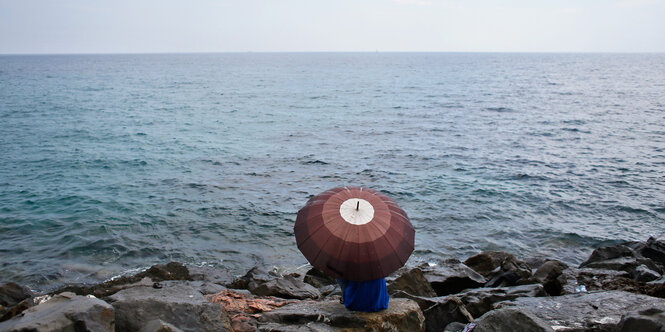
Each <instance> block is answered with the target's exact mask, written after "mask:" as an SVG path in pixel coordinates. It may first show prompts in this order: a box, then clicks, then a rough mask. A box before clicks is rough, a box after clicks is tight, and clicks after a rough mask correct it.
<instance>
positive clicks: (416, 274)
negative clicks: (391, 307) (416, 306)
mask: <svg viewBox="0 0 665 332" xmlns="http://www.w3.org/2000/svg"><path fill="white" fill-rule="evenodd" d="M397 291H403V292H406V293H409V294H411V295H417V296H425V297H434V296H436V292H435V291H434V289H433V288H432V285H431V284H430V283H429V281H428V280H427V278H425V275H424V274H423V271H422V270H421V269H420V268H417V267H416V268H413V269H410V270H408V271H405V272H404V273H402V274H401V275H400V276H398V277H397V278H395V279H393V280H391V281H390V282H389V283H388V294H394V293H396V292H397Z"/></svg>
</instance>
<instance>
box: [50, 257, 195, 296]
mask: <svg viewBox="0 0 665 332" xmlns="http://www.w3.org/2000/svg"><path fill="white" fill-rule="evenodd" d="M165 280H192V279H191V276H190V274H189V270H188V269H187V267H186V266H184V265H182V264H181V263H178V262H170V263H168V264H157V265H153V266H152V267H150V268H149V269H147V270H145V271H143V272H140V273H137V274H135V275H131V276H121V277H118V278H114V279H111V280H108V281H105V282H103V283H100V284H96V285H92V286H89V285H69V286H66V287H63V288H61V289H59V290H57V291H55V292H53V293H51V294H57V293H61V292H73V293H75V294H78V295H89V294H90V295H94V296H95V297H98V298H103V297H107V296H109V295H112V294H114V293H116V292H118V291H120V290H123V289H127V288H132V287H142V286H147V285H150V286H152V285H153V284H154V283H155V282H161V281H165Z"/></svg>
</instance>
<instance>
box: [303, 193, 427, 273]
mask: <svg viewBox="0 0 665 332" xmlns="http://www.w3.org/2000/svg"><path fill="white" fill-rule="evenodd" d="M293 231H294V233H295V235H296V242H297V244H298V249H300V251H301V252H302V253H303V255H305V258H307V260H308V261H309V262H310V264H312V265H313V266H314V267H316V268H318V269H320V270H322V271H324V272H326V273H328V274H330V275H332V276H334V277H335V278H341V279H346V280H353V281H367V280H374V279H379V278H383V277H385V276H387V275H389V274H390V273H392V272H393V271H395V270H397V269H399V268H400V267H402V266H403V265H404V264H405V263H406V260H407V259H408V258H409V256H410V255H411V252H413V243H414V237H415V230H414V229H413V226H412V225H411V222H409V218H408V216H407V215H406V213H405V212H404V210H402V209H400V208H399V206H397V204H396V203H395V202H393V201H392V200H391V199H390V198H388V196H386V195H384V194H381V193H379V192H377V191H375V190H372V189H368V188H362V187H338V188H333V189H330V190H328V191H326V192H323V193H321V194H319V195H317V196H314V197H312V198H310V199H309V201H307V204H305V206H304V207H303V208H302V209H300V211H298V217H297V218H296V223H295V226H294V227H293Z"/></svg>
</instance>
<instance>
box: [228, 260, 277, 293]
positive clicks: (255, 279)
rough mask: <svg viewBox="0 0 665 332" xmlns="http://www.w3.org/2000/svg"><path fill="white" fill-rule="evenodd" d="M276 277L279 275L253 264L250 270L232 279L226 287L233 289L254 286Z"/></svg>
mask: <svg viewBox="0 0 665 332" xmlns="http://www.w3.org/2000/svg"><path fill="white" fill-rule="evenodd" d="M277 277H279V275H277V274H276V273H274V272H272V271H268V270H266V269H264V268H262V267H259V266H255V267H253V268H252V269H251V270H249V271H247V273H246V274H245V275H244V276H242V277H240V278H238V279H236V280H234V281H233V282H232V283H231V284H229V285H228V287H229V288H234V289H250V288H255V287H256V286H258V285H259V284H262V283H264V282H268V281H270V280H273V279H277Z"/></svg>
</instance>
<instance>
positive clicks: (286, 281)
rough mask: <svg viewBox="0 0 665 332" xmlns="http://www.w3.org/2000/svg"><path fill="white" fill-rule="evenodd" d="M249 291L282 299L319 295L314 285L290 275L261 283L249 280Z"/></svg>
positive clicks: (313, 297) (310, 297)
mask: <svg viewBox="0 0 665 332" xmlns="http://www.w3.org/2000/svg"><path fill="white" fill-rule="evenodd" d="M249 291H250V292H252V294H254V295H259V296H276V297H281V298H284V299H299V300H303V299H316V298H319V297H320V296H321V294H320V293H319V291H318V290H317V289H316V288H314V286H312V285H310V284H306V283H304V282H302V281H300V280H299V279H296V278H294V277H293V276H290V275H287V276H284V277H283V278H278V279H273V280H269V281H266V282H262V283H256V282H251V283H249Z"/></svg>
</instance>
